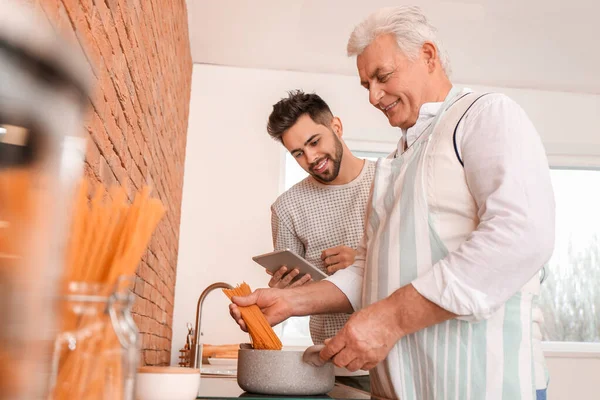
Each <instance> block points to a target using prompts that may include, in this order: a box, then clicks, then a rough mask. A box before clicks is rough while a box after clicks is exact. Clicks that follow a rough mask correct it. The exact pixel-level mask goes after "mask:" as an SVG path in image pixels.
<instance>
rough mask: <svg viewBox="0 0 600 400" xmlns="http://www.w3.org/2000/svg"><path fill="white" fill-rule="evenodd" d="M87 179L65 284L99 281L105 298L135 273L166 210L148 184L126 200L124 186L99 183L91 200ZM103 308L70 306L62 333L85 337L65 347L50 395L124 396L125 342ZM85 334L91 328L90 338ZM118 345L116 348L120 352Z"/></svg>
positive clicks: (75, 206) (72, 234) (71, 240)
mask: <svg viewBox="0 0 600 400" xmlns="http://www.w3.org/2000/svg"><path fill="white" fill-rule="evenodd" d="M88 191H89V183H88V182H87V181H86V180H84V181H83V182H82V184H81V185H80V187H79V190H78V193H77V195H76V198H75V201H74V203H73V209H74V215H73V220H72V225H71V231H70V236H69V243H68V245H67V251H66V255H65V257H66V258H65V263H66V268H65V274H64V283H65V288H66V287H68V285H69V284H70V283H73V282H77V283H89V284H99V287H101V288H102V289H101V292H100V293H98V294H100V295H103V296H107V295H109V294H110V291H111V290H112V289H113V288H114V286H115V285H116V283H117V281H118V279H119V278H120V277H122V276H126V277H127V276H133V275H134V274H135V271H136V269H137V266H138V264H139V261H140V259H141V257H142V254H143V252H144V251H145V249H146V247H147V245H148V242H149V241H150V238H151V236H152V233H153V232H154V229H155V228H156V226H157V224H158V222H159V221H160V219H161V218H162V216H163V214H164V212H165V210H164V207H163V205H162V203H161V202H160V201H159V200H157V199H152V198H150V189H149V188H148V187H145V188H143V190H142V191H141V193H137V194H136V195H135V197H134V200H133V204H131V205H129V204H127V195H126V192H125V189H123V188H120V187H113V188H111V189H110V191H109V193H108V194H107V193H106V190H105V188H104V186H102V185H98V186H97V187H96V190H95V193H94V196H93V197H92V199H91V201H88ZM112 329H113V328H112V326H111V323H110V320H109V318H108V316H107V315H106V313H105V312H104V310H102V311H101V312H98V313H96V314H83V315H77V314H75V313H73V312H69V310H68V307H66V308H65V312H64V313H63V320H62V329H61V331H62V332H74V334H76V335H77V334H78V335H80V336H81V337H80V340H79V342H78V344H77V348H76V349H74V350H72V351H67V350H65V349H63V350H62V352H61V354H60V355H59V357H58V359H59V360H60V361H59V365H58V369H57V370H58V373H57V377H56V381H55V383H54V388H53V391H52V394H51V398H52V399H54V400H63V399H64V400H67V399H75V398H85V399H105V398H110V399H114V400H119V399H121V398H122V395H123V382H122V360H121V353H120V351H119V349H120V344H119V343H118V340H117V337H116V336H115V335H114V333H113V332H112ZM81 332H86V335H85V337H83V336H82V335H81ZM115 349H116V350H115Z"/></svg>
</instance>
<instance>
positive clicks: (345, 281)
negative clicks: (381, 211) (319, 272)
mask: <svg viewBox="0 0 600 400" xmlns="http://www.w3.org/2000/svg"><path fill="white" fill-rule="evenodd" d="M366 243H367V237H366V233H365V235H363V237H362V239H361V241H360V244H359V245H358V248H357V249H356V257H355V258H354V264H352V265H350V266H349V267H347V268H344V269H340V270H339V271H336V272H335V273H334V274H333V275H330V276H329V277H327V278H326V279H325V280H327V281H329V282H331V283H333V284H334V285H335V286H337V287H338V289H340V290H341V291H342V292H343V293H344V294H345V295H346V297H347V298H348V300H349V301H350V304H352V309H354V311H358V310H360V308H361V306H362V287H363V276H364V272H365V261H366V254H367V249H366Z"/></svg>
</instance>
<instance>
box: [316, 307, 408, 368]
mask: <svg viewBox="0 0 600 400" xmlns="http://www.w3.org/2000/svg"><path fill="white" fill-rule="evenodd" d="M396 321H397V317H396V315H395V310H394V307H393V303H392V302H390V301H389V298H386V299H384V300H381V301H379V302H377V303H374V304H372V305H370V306H369V307H366V308H364V309H362V310H361V311H359V312H356V313H354V314H353V315H352V316H351V317H350V319H349V320H348V322H347V323H346V324H345V325H344V326H343V327H342V329H340V331H339V332H338V334H337V335H336V336H334V337H333V338H331V339H327V340H326V341H325V348H324V349H323V350H321V353H320V355H321V358H322V359H323V360H325V361H327V360H332V361H333V363H334V364H335V365H336V366H338V367H343V368H346V369H348V370H349V371H357V370H359V369H363V370H368V369H371V368H374V367H375V366H376V365H377V364H378V363H379V362H380V361H382V360H383V359H384V358H385V357H386V356H387V355H388V353H389V351H390V350H391V349H392V347H393V346H394V345H395V344H396V342H397V341H398V340H400V338H401V337H402V336H403V333H402V331H401V330H400V328H399V326H398V324H397V322H396Z"/></svg>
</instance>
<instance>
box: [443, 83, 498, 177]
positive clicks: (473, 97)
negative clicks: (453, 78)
mask: <svg viewBox="0 0 600 400" xmlns="http://www.w3.org/2000/svg"><path fill="white" fill-rule="evenodd" d="M488 94H491V93H484V94H477V93H469V95H466V96H463V97H462V98H460V99H459V100H457V101H456V103H458V102H460V108H461V109H464V112H463V113H462V115H461V116H460V118H459V119H458V121H457V122H456V125H455V127H454V133H453V134H452V142H453V144H454V154H456V158H457V160H458V162H459V163H460V165H462V166H463V168H464V166H465V164H464V163H463V160H462V159H461V158H460V154H459V152H458V146H457V145H456V131H457V130H458V125H460V121H462V119H463V118H464V117H465V115H467V112H468V111H469V110H470V109H471V107H472V106H473V104H475V102H476V101H477V100H479V99H480V98H482V97H483V96H486V95H488ZM463 99H464V100H463Z"/></svg>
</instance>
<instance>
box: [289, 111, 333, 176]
mask: <svg viewBox="0 0 600 400" xmlns="http://www.w3.org/2000/svg"><path fill="white" fill-rule="evenodd" d="M341 128H342V127H341V122H340V120H339V119H338V118H336V117H333V118H332V120H331V126H330V127H327V126H324V125H321V124H318V123H316V122H315V121H313V120H312V119H311V118H310V116H309V115H308V114H304V115H302V116H300V118H298V120H297V121H296V123H295V124H294V125H293V126H292V127H290V128H289V129H288V130H287V131H285V133H284V134H283V135H282V136H281V139H282V142H283V145H284V146H285V148H286V149H288V151H289V152H290V154H291V155H292V157H294V159H295V160H296V162H298V164H299V165H300V166H301V167H302V169H304V170H305V171H306V172H308V173H309V174H310V175H312V176H313V177H314V178H315V179H317V180H318V181H320V182H322V183H326V184H327V183H334V181H335V179H336V178H337V177H338V175H339V172H340V166H341V163H342V157H343V155H344V146H343V144H342V142H341V140H340V138H339V136H341V134H342V130H341ZM338 135H339V136H338Z"/></svg>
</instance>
